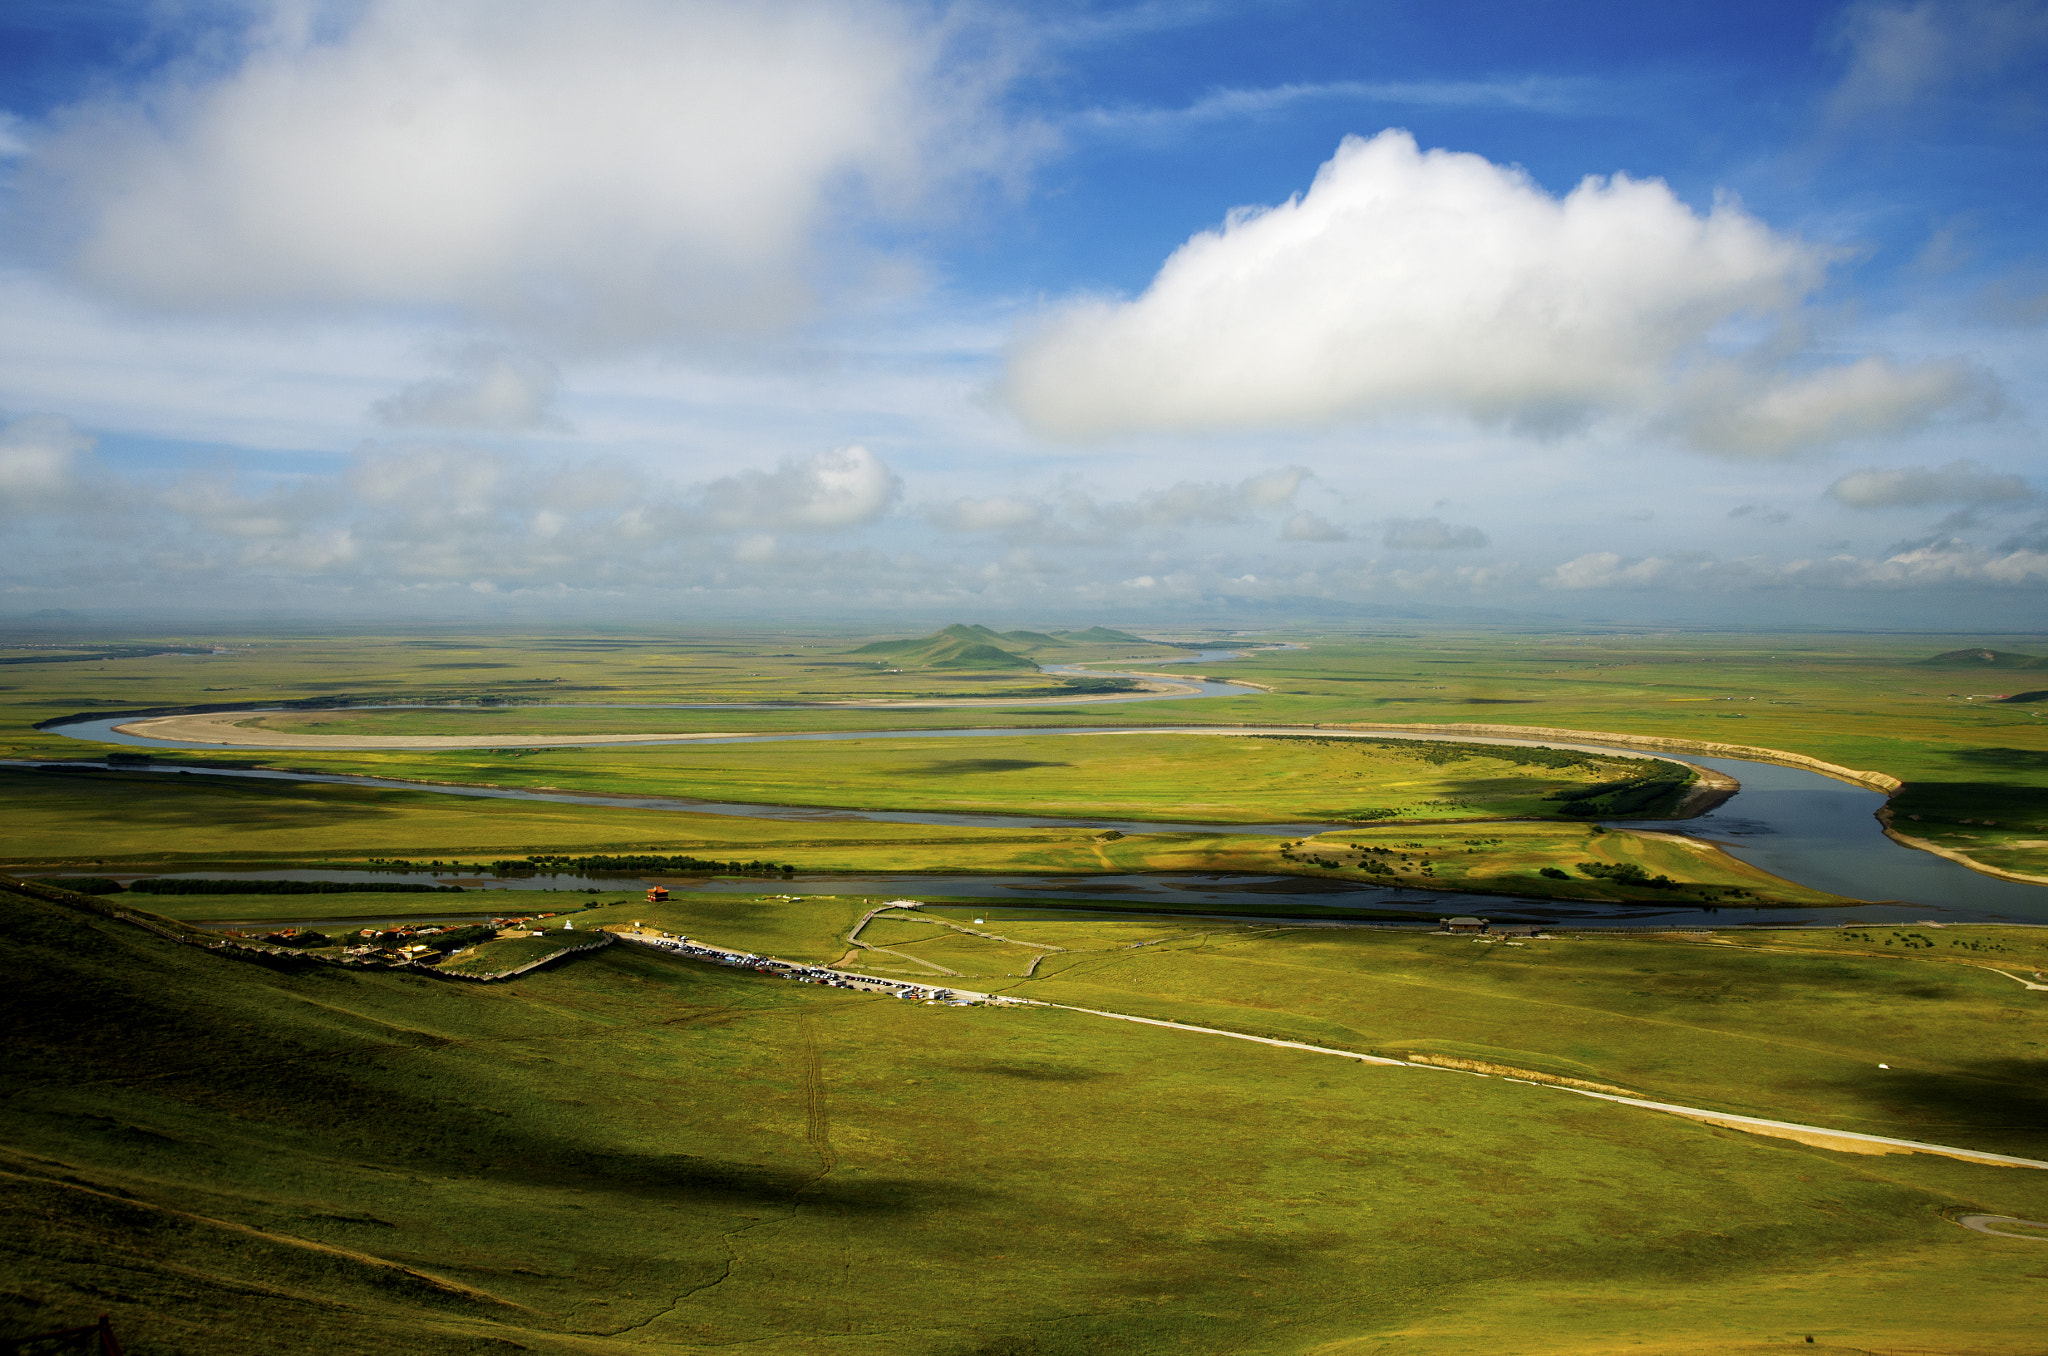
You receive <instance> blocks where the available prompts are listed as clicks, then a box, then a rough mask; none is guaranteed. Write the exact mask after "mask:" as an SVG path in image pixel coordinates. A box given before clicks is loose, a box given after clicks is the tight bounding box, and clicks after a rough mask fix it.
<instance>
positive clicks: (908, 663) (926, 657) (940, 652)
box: [848, 622, 1189, 672]
mask: <svg viewBox="0 0 2048 1356" xmlns="http://www.w3.org/2000/svg"><path fill="white" fill-rule="evenodd" d="M1102 645H1160V646H1171V647H1172V648H1174V649H1186V648H1189V647H1187V646H1183V645H1179V644H1177V643H1176V642H1174V641H1170V640H1147V639H1146V638H1145V637H1143V636H1134V635H1132V634H1131V633H1130V632H1128V631H1112V630H1110V629H1109V628H1108V627H1106V626H1091V627H1089V628H1088V629H1087V630H1086V631H1059V632H1055V633H1053V634H1050V635H1048V634H1047V633H1045V632H1043V631H996V630H992V629H991V628H989V627H986V626H967V625H964V624H961V623H957V622H956V623H955V624H953V625H952V626H948V627H946V628H944V629H943V630H940V631H937V632H934V633H933V634H931V635H929V636H917V637H913V638H911V639H908V640H878V641H875V642H874V643H873V644H871V645H863V646H861V647H860V648H859V649H856V650H851V651H849V652H848V653H851V654H865V655H874V656H876V657H877V658H879V659H887V660H891V661H893V662H894V663H895V664H896V665H897V666H898V667H899V668H906V669H975V670H979V671H983V672H989V671H994V670H999V669H1036V668H1037V667H1038V664H1039V659H1040V658H1045V659H1055V660H1057V659H1060V658H1063V657H1067V656H1066V655H1065V654H1063V653H1062V652H1069V653H1070V652H1072V651H1074V650H1078V649H1084V648H1090V647H1096V646H1102Z"/></svg>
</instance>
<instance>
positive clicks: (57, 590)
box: [0, 0, 2048, 629]
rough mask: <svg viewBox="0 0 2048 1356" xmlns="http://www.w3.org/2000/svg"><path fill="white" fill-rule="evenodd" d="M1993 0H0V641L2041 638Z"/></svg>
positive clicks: (2012, 56) (2010, 106) (2039, 134)
mask: <svg viewBox="0 0 2048 1356" xmlns="http://www.w3.org/2000/svg"><path fill="white" fill-rule="evenodd" d="M2044 65H2048V4H2043V3H2037V2H2033V0H1970V2H1968V3H1941V2H1939V0H1908V2H1906V3H1900V2H1898V0H1883V2H1881V3H1856V4H1849V5H1841V4H1811V5H1794V4H1730V3H1721V4H1713V5H1707V4H1669V5H1660V6H1640V5H1608V4H1591V3H1587V4H1547V5H1527V6H1499V5H1477V4H1473V5H1450V4H1428V5H1424V4H1365V3H1353V4H1342V5H1338V4H1316V3H1270V4H1221V3H1219V4H1213V5H1201V4H1173V5H1149V4H1135V5H1132V4H1123V5H1108V4H1101V5H1089V4H1079V3H1072V4H1041V5H1025V6H1018V5H1006V6H1001V7H997V6H972V5H961V6H940V5H923V4H906V3H890V2H889V0H859V2H858V3H854V2H852V0H802V2H801V3H798V2H795V0H792V2H790V3H760V4H747V5H738V4H726V3H683V2H681V0H593V2H592V3H587V4H581V5H576V6H568V5H556V4H543V3H533V2H532V0H500V2H499V3H492V4H485V3H482V2H481V0H449V2H448V3H446V4H441V5H436V6H417V5H400V4H393V3H387V2H384V0H360V2H359V3H352V4H322V3H317V2H315V0H295V2H294V3H282V2H280V3H274V4H266V3H256V2H255V0H251V3H246V4H236V5H206V4H197V3H162V4H115V3H103V4H95V3H78V2H75V0H74V2H73V3H62V4H59V3H39V2H38V0H24V2H23V3H17V4H15V5H13V6H10V7H8V8H7V9H6V11H5V12H4V13H0V110H4V114H5V121H4V122H0V145H4V148H5V150H6V152H7V154H6V158H5V160H4V161H0V314H4V315H5V316H6V317H7V321H6V324H5V325H4V326H0V417H4V419H5V421H6V423H5V430H4V432H0V532H4V533H5V534H6V535H7V537H8V542H9V549H8V551H7V559H8V561H9V564H8V565H7V566H6V567H5V569H4V571H0V590H4V591H5V594H4V596H0V614H5V613H9V612H12V613H15V614H20V613H24V612H33V611H35V610H37V609H40V608H45V607H65V608H71V609H75V610H82V611H91V610H93V609H129V608H135V607H153V608H158V609H162V610H164V611H165V612H166V614H167V615H168V614H174V613H178V612H194V611H197V612H209V613H214V614H218V615H224V616H225V615H231V614H232V613H233V612H234V610H235V609H236V608H237V607H243V606H248V605H251V600H259V599H260V600H261V604H262V606H263V607H264V608H266V609H269V610H272V611H280V610H281V611H287V612H289V611H299V612H305V613H307V614H312V615H321V614H332V615H346V616H394V617H397V616H407V617H410V616H447V617H470V616H475V617H496V616H508V617H509V616H519V617H553V618H562V619H565V620H566V619H573V618H576V617H579V616H581V617H591V618H599V617H607V618H608V617H613V616H619V615H631V616H658V617H662V618H687V617H691V616H733V615H747V614H758V615H763V616H784V617H794V618H814V619H821V620H830V619H834V618H839V617H847V616H854V615H859V616H863V617H868V616H875V617H883V616H886V617H902V618H905V619H909V618H914V617H915V618H922V617H925V616H927V615H929V616H941V615H943V616H954V615H958V616H970V615H971V616H974V617H985V618H989V619H1002V620H1018V621H1027V622H1029V621H1034V620H1036V621H1042V622H1045V623H1047V624H1051V623H1055V622H1063V621H1080V620H1085V619H1087V618H1091V617H1117V618H1123V619H1127V620H1132V621H1143V620H1146V619H1148V618H1156V619H1158V620H1160V621H1162V622H1164V621H1183V622H1192V621H1197V620H1200V619H1203V618H1215V619H1218V620H1235V619H1256V618H1258V617H1262V616H1282V615H1287V614H1289V612H1290V610H1292V612H1293V613H1296V614H1302V613H1304V612H1305V610H1312V611H1314V612H1315V613H1317V614H1318V615H1323V616H1340V615H1343V611H1344V609H1345V608H1347V607H1349V608H1355V609H1361V610H1370V609H1374V608H1385V607H1389V606H1393V607H1401V606H1419V605H1433V606H1455V607H1488V608H1505V609H1510V610H1520V611H1528V612H1539V613H1545V614H1550V615H1558V616H1567V617H1586V616H1609V617H1623V618H1627V619H1631V620H1635V621H1643V622H1660V621H1673V622H1679V621H1684V622H1713V621H1743V622H1753V621H1766V622H1771V623H1778V622H1786V623H1812V624H1854V625H1859V626H1861V625H1879V626H1889V625H1896V626H1908V627H1926V626H1936V625H1952V626H1957V627H1963V628H1977V627H1982V628H1996V629H2027V628H2043V627H2048V616H2044V615H2043V612H2044V609H2043V608H2042V606H2041V601H2040V600H2041V598H2042V585H2043V583H2044V582H2048V517H2044V512H2048V510H2044V508H2043V504H2042V501H2041V499H2040V497H2039V496H2040V493H2041V491H2042V489H2043V488H2044V485H2043V481H2042V477H2041V475H2040V471H2041V434H2040V423H2041V413H2040V407H2041V403H2042V400H2043V398H2044V395H2048V381H2044V377H2048V372H2044V364H2043V344H2042V340H2043V337H2044V325H2048V249H2044V247H2043V240H2042V232H2041V227H2040V224H2039V223H2040V222H2041V221H2042V220H2043V219H2048V212H2044V209H2048V203H2044V201H2043V198H2044V196H2048V189H2044V184H2048V175H2044V174H2043V172H2042V171H2043V169H2044V165H2043V163H2042V162H2043V159H2044V151H2043V149H2042V148H2043V147H2044V146H2048V136H2044V131H2048V108H2044V107H2043V106H2042V102H2041V98H2040V94H2039V92H2040V91H2041V90H2043V89H2048V83H2044V82H2043V80H2042V78H2041V77H2042V75H2043V72H2044Z"/></svg>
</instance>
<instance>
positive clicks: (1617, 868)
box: [1543, 862, 1680, 890]
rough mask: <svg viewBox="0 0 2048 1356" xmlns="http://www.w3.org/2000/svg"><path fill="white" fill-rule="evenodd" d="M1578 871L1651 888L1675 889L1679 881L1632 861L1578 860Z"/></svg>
mask: <svg viewBox="0 0 2048 1356" xmlns="http://www.w3.org/2000/svg"><path fill="white" fill-rule="evenodd" d="M1579 873H1580V874H1581V875H1585V876H1591V877H1592V878H1593V879H1595V880H1611V881H1614V882H1616V883H1617V884H1620V885H1642V886H1647V887H1648V888H1650V889H1652V890H1676V889H1678V888H1679V885H1680V882H1678V881H1675V880H1673V879H1671V877H1669V876H1661V875H1660V876H1653V875H1651V874H1650V873H1649V872H1647V871H1645V870H1643V868H1641V867H1640V866H1637V865H1636V864H1635V863H1634V862H1616V863H1614V864H1613V865H1611V866H1610V865H1609V864H1608V863H1606V862H1580V863H1579ZM1543 874H1544V875H1546V876H1547V875H1549V874H1550V872H1549V871H1545V872H1544V873H1543ZM1557 874H1558V875H1559V876H1560V877H1562V876H1563V875H1564V873H1563V872H1562V871H1560V872H1558V873H1557Z"/></svg>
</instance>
